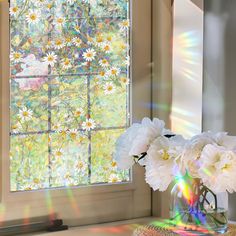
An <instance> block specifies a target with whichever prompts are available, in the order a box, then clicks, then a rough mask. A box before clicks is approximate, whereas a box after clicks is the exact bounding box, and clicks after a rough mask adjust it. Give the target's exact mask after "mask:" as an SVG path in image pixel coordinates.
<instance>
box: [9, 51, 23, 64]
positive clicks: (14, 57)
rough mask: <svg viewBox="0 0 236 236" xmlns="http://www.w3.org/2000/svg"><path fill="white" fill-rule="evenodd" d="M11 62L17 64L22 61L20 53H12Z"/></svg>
mask: <svg viewBox="0 0 236 236" xmlns="http://www.w3.org/2000/svg"><path fill="white" fill-rule="evenodd" d="M10 59H11V61H13V62H15V63H18V62H20V61H21V60H22V54H21V53H20V52H12V53H11V55H10Z"/></svg>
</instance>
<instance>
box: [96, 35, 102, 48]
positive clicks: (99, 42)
mask: <svg viewBox="0 0 236 236" xmlns="http://www.w3.org/2000/svg"><path fill="white" fill-rule="evenodd" d="M94 44H95V45H96V46H98V47H102V46H103V44H104V40H103V37H101V36H99V37H97V38H96V40H95V42H94Z"/></svg>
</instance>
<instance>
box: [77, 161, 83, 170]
mask: <svg viewBox="0 0 236 236" xmlns="http://www.w3.org/2000/svg"><path fill="white" fill-rule="evenodd" d="M76 167H77V169H82V168H83V167H84V164H83V163H82V162H80V163H78V164H77V166H76Z"/></svg>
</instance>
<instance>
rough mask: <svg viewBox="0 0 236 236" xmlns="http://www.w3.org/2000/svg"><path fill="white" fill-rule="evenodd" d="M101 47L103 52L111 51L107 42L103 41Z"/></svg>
mask: <svg viewBox="0 0 236 236" xmlns="http://www.w3.org/2000/svg"><path fill="white" fill-rule="evenodd" d="M101 48H102V50H103V51H104V52H105V53H110V52H111V45H110V44H109V43H103V44H102V46H101Z"/></svg>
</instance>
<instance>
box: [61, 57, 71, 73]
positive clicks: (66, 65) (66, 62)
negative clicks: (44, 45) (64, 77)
mask: <svg viewBox="0 0 236 236" xmlns="http://www.w3.org/2000/svg"><path fill="white" fill-rule="evenodd" d="M71 67H72V64H71V60H70V59H69V58H64V59H63V60H62V68H63V69H64V70H67V69H70V68H71Z"/></svg>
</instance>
